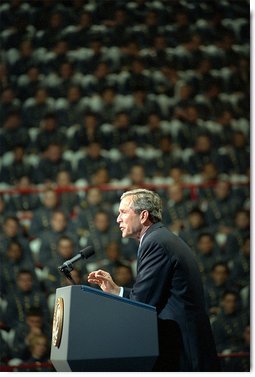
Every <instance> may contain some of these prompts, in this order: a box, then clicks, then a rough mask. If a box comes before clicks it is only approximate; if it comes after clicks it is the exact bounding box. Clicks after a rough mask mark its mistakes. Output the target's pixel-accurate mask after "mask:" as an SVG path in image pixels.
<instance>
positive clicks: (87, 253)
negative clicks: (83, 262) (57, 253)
mask: <svg viewBox="0 0 255 377" xmlns="http://www.w3.org/2000/svg"><path fill="white" fill-rule="evenodd" d="M94 254H95V250H94V249H93V247H92V246H87V247H85V249H82V250H81V251H79V253H78V254H77V255H75V256H74V257H73V258H71V259H68V260H67V261H65V262H64V263H63V264H62V266H59V267H58V269H59V270H60V271H61V272H65V271H68V272H71V271H72V270H73V263H74V262H77V261H78V260H80V259H88V258H89V257H91V256H92V255H94Z"/></svg>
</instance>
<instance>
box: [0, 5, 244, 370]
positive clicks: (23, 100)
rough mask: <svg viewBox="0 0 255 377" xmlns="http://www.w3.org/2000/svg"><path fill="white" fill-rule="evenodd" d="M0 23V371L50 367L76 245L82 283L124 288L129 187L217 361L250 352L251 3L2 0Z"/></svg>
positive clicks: (129, 250) (235, 366)
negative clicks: (190, 282)
mask: <svg viewBox="0 0 255 377" xmlns="http://www.w3.org/2000/svg"><path fill="white" fill-rule="evenodd" d="M0 19H1V23H0V43H1V52H0V79H1V81H0V86H1V97H0V122H1V124H0V146H1V147H0V215H1V216H0V223H1V224H0V225H1V231H0V260H1V285H0V309H1V312H0V313H1V314H0V337H1V348H2V351H1V364H2V365H18V364H20V363H24V362H38V361H39V362H45V361H48V360H49V350H50V345H51V326H52V315H53V310H54V298H55V290H56V289H57V288H58V287H60V286H65V285H68V284H69V281H68V280H67V279H66V278H65V277H64V276H62V275H61V274H60V272H59V270H58V268H57V267H58V266H59V265H60V264H62V263H63V262H64V261H65V260H68V259H70V258H71V257H72V256H73V255H74V254H76V253H77V252H78V251H79V250H80V249H82V248H84V247H86V246H87V245H92V246H93V247H94V249H95V252H96V254H95V256H94V257H92V258H90V259H89V260H88V263H84V262H77V264H75V268H74V270H73V271H72V277H73V279H74V281H75V282H76V283H77V284H88V283H87V281H86V276H87V273H88V272H90V271H91V270H93V269H94V268H104V269H107V270H108V271H109V272H110V273H111V274H112V275H113V278H114V279H115V281H116V282H117V283H118V284H120V285H125V286H132V283H133V280H134V278H135V271H136V270H135V265H136V250H137V244H136V241H134V240H132V239H129V240H127V239H122V238H121V232H120V231H119V229H118V228H117V224H116V215H117V212H118V204H119V198H120V196H121V194H122V192H123V191H125V190H126V189H130V188H135V187H146V188H151V189H153V190H155V191H157V192H158V193H159V194H160V196H161V198H162V201H163V209H164V210H163V222H164V223H165V224H166V225H167V226H168V227H169V229H171V230H172V231H173V232H174V233H176V234H177V235H179V236H180V237H182V238H183V239H184V240H185V241H186V242H187V243H188V244H189V245H190V246H191V249H192V252H193V253H194V255H195V257H196V259H197V261H198V264H199V268H200V271H201V275H202V279H203V283H204V289H205V297H206V303H207V310H208V314H209V316H210V321H211V323H212V328H213V332H214V336H215V341H216V346H217V351H218V352H219V354H226V355H229V354H232V355H233V354H236V353H240V352H243V353H248V352H249V351H250V8H249V1H248V0H235V1H231V0H222V1H217V0H211V1H206V0H201V1H199V0H193V1H186V0H181V1H179V0H178V1H177V0H155V1H149V0H147V1H145V0H125V1H124V0H123V1H121V0H115V1H112V0H104V1H103V0H72V1H71V0H62V1H61V0H59V1H55V0H36V1H23V0H8V1H7V0H2V1H1V5H0ZM249 365H250V360H249V357H228V358H227V357H224V358H222V367H223V370H224V371H249V370H250V369H249V368H250V366H249ZM36 370H38V369H36ZM43 370H46V369H45V368H44V369H43Z"/></svg>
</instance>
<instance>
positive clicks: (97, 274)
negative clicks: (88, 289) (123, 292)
mask: <svg viewBox="0 0 255 377" xmlns="http://www.w3.org/2000/svg"><path fill="white" fill-rule="evenodd" d="M88 282H89V283H92V284H97V285H99V287H100V288H101V289H102V290H103V291H104V292H108V293H112V294H115V295H119V293H120V287H119V286H118V285H117V284H115V283H114V281H113V280H112V277H111V275H110V274H109V273H108V272H106V271H103V270H97V271H92V272H91V273H90V274H89V275H88Z"/></svg>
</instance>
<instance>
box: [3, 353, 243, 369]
mask: <svg viewBox="0 0 255 377" xmlns="http://www.w3.org/2000/svg"><path fill="white" fill-rule="evenodd" d="M218 357H219V358H221V359H224V358H225V359H226V358H250V353H249V352H236V353H229V354H225V353H219V354H218ZM24 370H26V371H35V372H45V371H52V372H54V371H55V369H54V367H53V365H52V363H51V362H48V363H22V364H20V365H15V366H11V365H0V372H19V371H20V372H22V371H23V372H24Z"/></svg>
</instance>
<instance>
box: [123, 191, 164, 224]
mask: <svg viewBox="0 0 255 377" xmlns="http://www.w3.org/2000/svg"><path fill="white" fill-rule="evenodd" d="M126 196H132V205H131V208H133V210H134V211H135V213H138V214H139V213H141V212H142V211H143V210H146V211H148V212H149V219H150V221H151V222H152V223H157V222H159V221H161V220H162V201H161V199H160V196H159V195H158V194H157V193H156V192H154V191H150V190H146V189H135V190H130V191H126V192H124V193H123V194H122V195H121V198H120V199H121V200H122V199H123V198H125V197H126Z"/></svg>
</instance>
